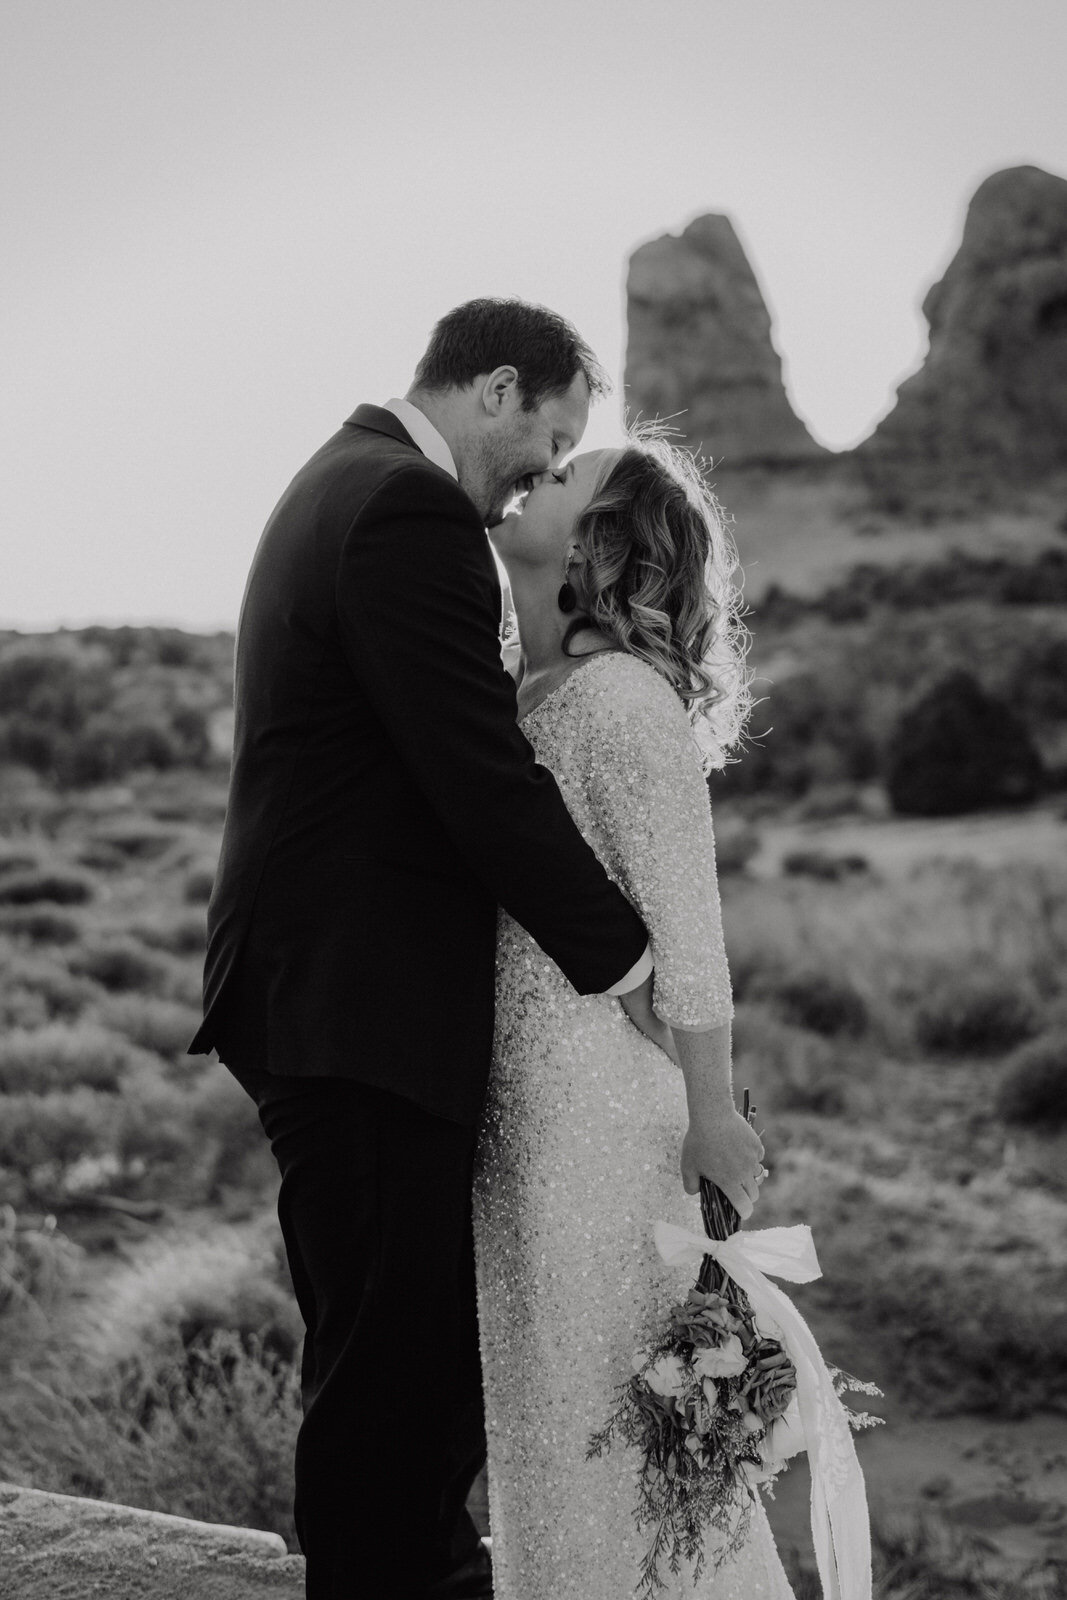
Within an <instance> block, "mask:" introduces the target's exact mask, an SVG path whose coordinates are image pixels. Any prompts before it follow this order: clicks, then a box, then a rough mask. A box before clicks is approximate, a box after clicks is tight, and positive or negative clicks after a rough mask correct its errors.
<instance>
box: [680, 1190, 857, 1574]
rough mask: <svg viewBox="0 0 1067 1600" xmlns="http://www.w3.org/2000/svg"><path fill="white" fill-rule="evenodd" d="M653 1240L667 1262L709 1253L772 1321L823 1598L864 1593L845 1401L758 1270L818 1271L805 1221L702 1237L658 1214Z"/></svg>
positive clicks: (804, 1278)
mask: <svg viewBox="0 0 1067 1600" xmlns="http://www.w3.org/2000/svg"><path fill="white" fill-rule="evenodd" d="M655 1237H656V1248H657V1250H658V1251H659V1253H660V1255H661V1256H662V1257H663V1259H664V1261H665V1262H666V1263H667V1265H668V1266H671V1267H681V1266H699V1264H700V1262H701V1261H702V1260H703V1258H704V1256H714V1257H715V1260H716V1261H717V1262H718V1263H719V1265H720V1267H722V1269H723V1271H724V1272H726V1273H728V1274H729V1276H730V1277H731V1278H732V1279H733V1280H734V1282H735V1283H736V1284H737V1286H738V1288H740V1289H743V1290H744V1291H745V1293H746V1294H747V1295H748V1298H749V1300H750V1302H751V1304H752V1310H753V1312H754V1313H755V1315H756V1317H757V1318H759V1316H760V1313H761V1312H762V1313H763V1316H764V1318H765V1319H769V1320H770V1321H773V1322H776V1323H777V1324H778V1327H779V1328H780V1330H781V1334H782V1341H783V1343H784V1344H785V1347H786V1350H787V1351H788V1353H789V1359H790V1360H791V1361H792V1363H793V1365H794V1366H795V1367H796V1372H797V1405H798V1407H799V1410H800V1422H801V1426H802V1428H803V1430H804V1442H805V1445H806V1447H807V1452H808V1463H809V1466H810V1467H811V1536H812V1540H813V1542H814V1545H815V1559H816V1561H817V1562H818V1565H819V1578H820V1580H821V1582H822V1590H823V1596H824V1600H871V1529H870V1522H869V1519H868V1516H867V1493H866V1490H865V1488H864V1483H863V1473H862V1472H861V1470H860V1464H859V1460H858V1458H857V1456H856V1447H855V1445H854V1444H853V1442H852V1429H851V1427H850V1426H849V1422H848V1417H847V1416H846V1414H845V1408H844V1406H843V1405H842V1404H841V1401H840V1399H839V1398H838V1395H837V1392H836V1390H835V1389H834V1385H833V1381H832V1379H831V1377H830V1374H829V1372H828V1371H827V1370H826V1363H825V1362H824V1360H823V1358H822V1355H821V1354H820V1351H819V1347H818V1345H817V1344H816V1343H815V1336H814V1334H813V1333H812V1331H811V1329H810V1328H809V1327H808V1325H807V1323H806V1322H805V1321H804V1318H803V1317H802V1316H801V1315H800V1312H799V1311H798V1310H797V1308H796V1306H795V1305H794V1304H793V1302H792V1301H791V1300H790V1299H789V1297H788V1296H787V1295H785V1294H783V1293H782V1291H781V1289H779V1288H778V1287H777V1285H775V1284H773V1283H771V1282H769V1281H768V1279H767V1278H766V1277H764V1273H766V1272H773V1273H774V1276H775V1277H776V1278H785V1279H786V1281H787V1282H789V1283H810V1282H811V1281H812V1279H813V1278H821V1277H822V1271H821V1269H820V1267H819V1260H818V1257H817V1256H816V1254H815V1245H814V1242H813V1240H812V1237H811V1229H810V1228H809V1227H807V1226H806V1225H804V1224H800V1225H798V1226H797V1227H794V1228H762V1229H757V1230H756V1231H755V1232H753V1233H734V1234H731V1236H730V1238H729V1239H708V1238H706V1237H705V1235H704V1234H702V1233H691V1232H690V1231H689V1230H688V1229H687V1228H679V1227H676V1226H675V1224H674V1223H673V1222H657V1223H656V1227H655Z"/></svg>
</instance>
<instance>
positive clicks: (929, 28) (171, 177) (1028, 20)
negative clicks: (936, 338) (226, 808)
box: [0, 0, 1067, 630]
mask: <svg viewBox="0 0 1067 1600" xmlns="http://www.w3.org/2000/svg"><path fill="white" fill-rule="evenodd" d="M0 19H2V30H0V38H2V40H3V49H2V51H0V57H2V59H0V152H2V154H0V163H2V169H0V215H2V217H3V226H4V229H5V232H6V240H5V248H4V250H3V252H2V253H0V254H2V260H0V319H2V326H0V437H2V450H0V517H2V521H0V626H4V627H15V628H25V629H34V628H42V627H54V626H57V625H66V626H77V625H79V624H83V623H86V622H90V621H102V622H110V623H118V622H124V621H129V622H165V623H173V624H177V625H180V626H183V627H189V628H195V629H203V630H207V629H214V628H222V627H232V626H233V624H234V621H235V619H236V615H237V609H238V606H239V604H240V597H241V592H242V589H243V585H244V579H245V575H246V572H247V568H248V564H249V560H250V558H251V555H252V552H253V550H254V548H255V544H256V541H257V539H258V537H259V533H260V530H261V528H262V525H263V523H264V522H265V520H266V518H267V516H268V515H269V513H270V510H271V508H272V506H273V504H274V502H275V501H276V500H277V498H278V496H279V495H280V493H281V492H282V490H283V489H284V487H285V485H286V483H287V482H288V481H289V479H290V478H291V477H292V476H293V474H294V473H295V472H296V470H297V469H298V468H299V466H300V465H301V464H302V462H303V461H304V460H305V459H306V458H307V457H308V456H309V455H310V454H311V453H312V452H313V451H314V450H315V449H316V448H317V447H318V445H319V444H321V443H322V442H323V440H324V439H326V438H327V437H328V436H329V435H330V434H331V433H333V432H334V431H335V429H336V428H337V427H338V426H339V425H340V424H341V423H342V422H343V421H344V419H345V417H346V416H348V415H349V414H350V413H351V411H352V410H354V408H355V406H356V405H357V404H359V403H360V402H361V401H365V400H369V401H381V400H384V399H387V398H389V397H390V396H391V395H395V394H402V393H403V392H404V390H405V389H406V388H407V385H408V382H409V380H410V377H411V373H412V370H413V368H414V365H415V363H416V361H417V360H418V357H419V355H420V354H421V352H422V349H423V347H424V345H425V342H426V339H427V337H428V334H429V332H430V329H431V327H432V325H433V323H434V321H435V320H436V318H437V317H438V316H439V315H440V314H441V313H442V312H443V311H445V310H447V309H448V308H449V307H451V306H453V305H456V304H458V303H459V302H461V301H463V300H466V299H470V298H471V297H473V296H475V295H483V294H515V295H519V296H521V297H523V298H525V299H529V300H536V301H540V302H542V303H544V304H547V305H550V306H552V307H553V308H554V309H555V310H557V311H560V312H562V313H563V314H564V315H566V316H568V317H570V318H571V320H572V321H574V322H575V323H576V325H577V326H578V327H579V329H580V330H581V331H582V333H583V334H584V335H585V337H586V338H587V339H588V340H589V341H590V342H591V343H592V345H593V346H594V348H595V349H596V350H597V352H598V354H599V355H600V356H601V358H602V359H603V361H604V363H605V365H606V366H607V367H608V369H609V371H610V372H611V373H612V374H613V376H614V378H615V382H616V393H615V396H614V397H613V398H612V399H611V400H610V401H608V402H605V403H603V404H602V405H601V406H600V407H599V408H598V409H597V410H596V411H594V414H593V418H592V420H591V422H590V427H589V430H588V432H587V434H586V441H585V442H586V443H587V444H588V445H590V446H595V445H599V444H604V443H610V442H611V441H612V439H613V438H614V437H616V435H617V430H618V427H619V415H620V406H621V401H622V399H623V396H622V392H621V391H622V368H623V352H624V344H625V304H624V281H625V270H626V261H627V257H628V255H629V253H630V252H631V251H632V250H633V249H634V248H635V246H636V245H638V244H640V243H642V242H643V241H644V240H646V239H649V238H653V237H656V236H658V235H660V234H663V233H668V232H671V233H676V232H679V231H680V230H681V229H682V228H683V227H684V226H685V225H686V224H687V223H688V222H689V221H691V220H692V219H693V217H695V216H698V215H700V214H701V213H704V212H708V211H715V212H725V213H726V214H728V215H729V216H730V217H731V219H732V220H733V222H734V225H735V227H736V228H737V231H738V234H739V236H740V238H741V240H742V243H743V244H744V246H745V249H746V251H747V253H748V255H749V259H750V261H751V262H752V265H753V267H754V270H755V272H756V275H757V278H758V279H759V282H760V284H761V287H762V289H763V291H764V294H765V297H766V299H767V302H768V306H769V308H770V311H771V315H772V319H773V324H774V337H775V342H776V345H777V348H778V350H779V352H780V353H781V354H782V356H783V360H784V366H785V377H786V384H787V388H788V391H789V394H790V397H791V399H792V401H793V404H794V406H795V407H796V409H797V411H798V412H799V414H800V415H801V416H802V417H803V419H804V420H805V422H806V423H807V424H808V426H809V427H810V429H811V431H812V432H813V434H814V435H815V437H816V438H817V439H819V440H821V441H822V442H823V443H824V444H828V445H830V446H832V447H835V448H841V447H847V446H849V445H851V444H853V443H855V442H856V441H857V440H859V439H861V438H863V437H864V436H865V435H866V434H867V433H869V432H870V430H871V428H872V427H873V426H874V424H875V423H876V422H877V420H878V419H879V418H880V417H881V416H882V415H884V413H885V412H886V410H887V409H888V408H889V406H890V404H891V402H892V397H893V393H894V391H895V388H896V386H897V384H898V383H899V382H900V380H901V378H902V377H903V376H905V375H906V374H907V373H908V372H910V371H913V370H915V368H916V367H917V366H918V365H919V364H920V363H921V360H922V355H923V351H924V348H925V321H924V319H923V317H922V315H921V311H920V306H921V302H922V299H923V296H924V294H925V292H926V290H927V288H928V287H929V285H930V284H931V283H932V282H933V281H934V280H935V279H936V278H937V277H938V276H940V274H941V273H942V272H943V270H944V268H945V266H946V265H947V263H948V261H949V260H950V259H951V256H952V254H953V252H954V250H955V248H956V246H957V245H958V242H959V236H960V230H961V227H962V223H963V218H964V214H965V211H966V205H967V201H968V199H969V197H970V195H971V194H972V193H973V191H974V189H975V188H976V186H977V185H978V183H980V182H981V180H982V179H983V178H984V177H986V176H987V175H988V174H989V173H990V172H993V171H996V170H998V169H999V168H1002V167H1006V166H1013V165H1017V164H1020V163H1024V162H1032V163H1035V164H1037V165H1038V166H1042V167H1044V168H1046V169H1047V170H1049V171H1052V172H1057V173H1059V174H1061V175H1067V111H1065V110H1064V95H1063V63H1064V61H1065V60H1067V5H1065V4H1064V0H894V3H893V4H892V5H890V4H887V3H886V0H878V3H874V0H658V3H650V0H538V3H536V4H534V3H532V0H530V3H525V4H519V3H515V0H384V3H383V0H374V3H373V4H371V3H370V0H291V3H289V0H287V3H283V0H0Z"/></svg>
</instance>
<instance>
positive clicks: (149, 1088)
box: [116, 1062, 204, 1192]
mask: <svg viewBox="0 0 1067 1600" xmlns="http://www.w3.org/2000/svg"><path fill="white" fill-rule="evenodd" d="M117 1111H118V1114H117V1117H116V1123H117V1128H116V1149H117V1152H118V1155H119V1157H120V1159H121V1161H122V1163H123V1165H124V1166H125V1167H126V1168H127V1169H129V1170H131V1171H132V1172H134V1173H147V1174H149V1175H150V1177H151V1180H152V1184H151V1187H152V1188H153V1191H154V1192H158V1187H159V1185H160V1183H162V1184H164V1185H166V1184H167V1183H168V1182H169V1181H170V1180H171V1176H172V1172H171V1171H168V1169H173V1168H174V1167H175V1166H176V1165H178V1164H181V1165H182V1166H183V1167H184V1169H185V1170H184V1172H183V1177H186V1178H191V1177H192V1174H193V1170H194V1168H195V1166H196V1164H197V1162H198V1161H201V1160H202V1159H203V1154H204V1153H203V1152H202V1151H200V1150H196V1149H195V1139H194V1134H193V1128H192V1115H191V1106H190V1101H189V1096H188V1095H187V1094H186V1093H184V1092H183V1091H182V1090H181V1089H179V1088H178V1087H177V1086H176V1085H175V1084H173V1083H170V1082H168V1080H167V1079H166V1078H165V1077H164V1075H163V1073H162V1071H161V1070H160V1068H159V1067H158V1066H157V1065H156V1064H155V1063H152V1064H148V1063H147V1062H146V1063H143V1064H142V1065H140V1066H139V1067H138V1068H137V1070H136V1071H135V1072H133V1073H131V1074H130V1076H129V1077H128V1078H127V1079H126V1081H125V1083H124V1084H123V1092H122V1095H121V1097H120V1100H119V1105H118V1108H117Z"/></svg>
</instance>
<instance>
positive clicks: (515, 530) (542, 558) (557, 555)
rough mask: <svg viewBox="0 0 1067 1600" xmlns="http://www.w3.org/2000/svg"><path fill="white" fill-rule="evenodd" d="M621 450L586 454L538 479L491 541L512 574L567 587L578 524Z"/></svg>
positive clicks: (491, 537) (494, 530)
mask: <svg viewBox="0 0 1067 1600" xmlns="http://www.w3.org/2000/svg"><path fill="white" fill-rule="evenodd" d="M619 454H620V452H619V451H618V450H587V451H586V452H585V453H584V455H580V456H572V457H571V458H570V460H569V461H568V462H567V464H566V466H562V467H553V468H552V470H551V471H549V472H543V473H541V474H540V476H539V477H538V479H537V481H536V483H535V484H534V486H533V488H532V489H531V490H530V492H529V494H528V495H527V496H526V501H525V504H524V505H523V508H522V511H521V512H513V513H512V514H511V516H508V517H505V518H504V520H503V522H500V523H498V524H497V526H496V527H495V528H490V530H489V538H490V540H491V541H492V544H493V548H494V550H495V551H496V553H497V555H498V556H499V557H500V559H501V561H502V562H503V563H504V566H505V567H506V568H507V569H508V572H509V573H510V572H512V571H513V570H514V569H516V568H520V567H521V568H523V569H525V570H526V571H527V572H528V573H531V574H533V573H539V572H541V571H542V570H543V571H544V572H545V573H546V574H548V575H550V576H551V575H558V576H556V582H557V583H562V582H563V574H564V570H565V568H566V565H567V552H568V548H569V546H570V544H571V539H572V536H573V533H574V525H575V523H576V522H577V520H578V518H579V517H580V516H581V514H582V512H583V511H584V510H585V508H586V506H587V505H588V504H589V502H590V500H592V498H593V496H594V495H595V494H596V492H597V489H598V487H599V485H600V484H601V483H602V482H603V481H604V478H605V477H606V476H607V474H608V473H609V472H610V471H611V468H612V466H613V465H614V463H615V461H616V460H617V459H618V457H619Z"/></svg>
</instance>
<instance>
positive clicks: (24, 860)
mask: <svg viewBox="0 0 1067 1600" xmlns="http://www.w3.org/2000/svg"><path fill="white" fill-rule="evenodd" d="M39 865H40V863H39V861H38V860H37V857H36V856H29V855H26V854H24V853H23V852H20V851H18V850H0V877H6V876H7V874H8V873H9V872H36V870H37V868H38V866H39Z"/></svg>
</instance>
